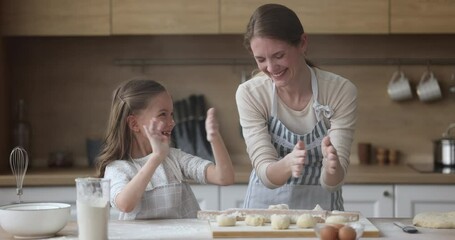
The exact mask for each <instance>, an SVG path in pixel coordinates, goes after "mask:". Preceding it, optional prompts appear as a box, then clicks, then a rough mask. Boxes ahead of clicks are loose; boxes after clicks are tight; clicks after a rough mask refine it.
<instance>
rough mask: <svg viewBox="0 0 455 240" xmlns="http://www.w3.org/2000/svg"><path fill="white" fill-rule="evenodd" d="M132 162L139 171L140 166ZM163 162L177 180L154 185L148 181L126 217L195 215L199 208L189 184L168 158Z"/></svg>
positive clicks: (183, 216) (194, 216)
mask: <svg viewBox="0 0 455 240" xmlns="http://www.w3.org/2000/svg"><path fill="white" fill-rule="evenodd" d="M133 163H134V165H135V166H136V168H137V170H138V171H139V170H140V168H141V166H139V164H137V163H135V162H134V161H133ZM164 164H166V165H167V166H169V168H170V169H171V170H172V173H173V174H174V175H175V177H176V179H177V182H175V183H168V184H166V185H163V186H157V187H154V186H153V185H152V182H151V181H150V182H149V183H148V185H147V187H146V189H145V192H144V194H143V195H142V199H141V201H140V202H139V203H138V206H136V208H135V209H134V210H133V211H132V212H131V213H127V215H128V219H131V220H132V219H151V218H196V217H197V212H198V211H199V210H201V209H200V207H199V203H198V202H197V200H196V197H195V196H194V193H193V191H192V190H191V187H190V185H189V184H188V183H187V182H184V181H183V175H182V172H181V171H180V170H179V168H178V167H177V166H175V164H174V162H172V161H171V160H169V159H167V161H166V162H163V165H164ZM163 167H164V166H163ZM168 179H169V177H168Z"/></svg>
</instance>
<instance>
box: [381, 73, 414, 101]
mask: <svg viewBox="0 0 455 240" xmlns="http://www.w3.org/2000/svg"><path fill="white" fill-rule="evenodd" d="M387 93H388V94H389V96H390V98H391V99H392V100H394V101H403V100H407V99H411V98H412V91H411V84H409V80H408V78H406V76H405V75H404V73H403V72H402V71H396V72H395V73H394V74H393V75H392V79H390V82H389V85H388V87H387Z"/></svg>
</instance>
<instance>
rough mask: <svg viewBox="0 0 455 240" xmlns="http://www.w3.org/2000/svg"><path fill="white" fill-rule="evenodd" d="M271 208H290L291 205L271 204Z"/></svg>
mask: <svg viewBox="0 0 455 240" xmlns="http://www.w3.org/2000/svg"><path fill="white" fill-rule="evenodd" d="M269 209H289V206H288V205H287V204H284V203H282V204H277V205H270V206H269Z"/></svg>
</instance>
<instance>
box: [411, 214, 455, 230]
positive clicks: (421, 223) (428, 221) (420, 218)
mask: <svg viewBox="0 0 455 240" xmlns="http://www.w3.org/2000/svg"><path fill="white" fill-rule="evenodd" d="M452 214H453V213H452V212H449V213H443V212H423V213H419V214H417V215H415V216H414V218H413V219H412V224H414V225H415V226H417V227H426V228H455V217H454V216H455V215H452Z"/></svg>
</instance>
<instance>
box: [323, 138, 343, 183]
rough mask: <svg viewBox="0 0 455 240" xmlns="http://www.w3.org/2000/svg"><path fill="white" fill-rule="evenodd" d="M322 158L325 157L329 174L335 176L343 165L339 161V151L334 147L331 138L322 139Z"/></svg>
mask: <svg viewBox="0 0 455 240" xmlns="http://www.w3.org/2000/svg"><path fill="white" fill-rule="evenodd" d="M322 156H324V161H325V164H324V166H325V170H326V171H327V173H328V174H335V173H336V171H337V169H338V168H339V167H341V165H340V161H339V159H338V153H337V150H336V149H335V147H334V146H333V145H332V142H331V141H330V137H329V136H325V137H324V139H322Z"/></svg>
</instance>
